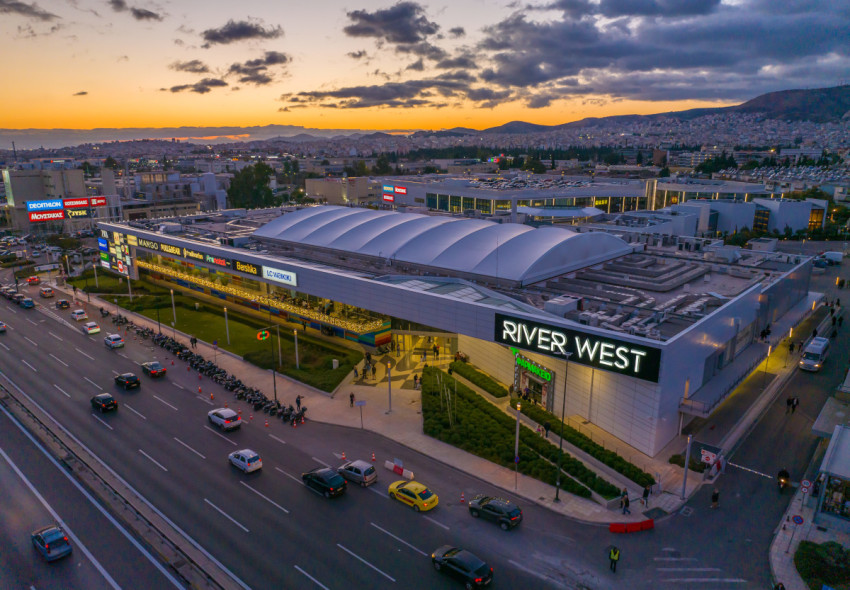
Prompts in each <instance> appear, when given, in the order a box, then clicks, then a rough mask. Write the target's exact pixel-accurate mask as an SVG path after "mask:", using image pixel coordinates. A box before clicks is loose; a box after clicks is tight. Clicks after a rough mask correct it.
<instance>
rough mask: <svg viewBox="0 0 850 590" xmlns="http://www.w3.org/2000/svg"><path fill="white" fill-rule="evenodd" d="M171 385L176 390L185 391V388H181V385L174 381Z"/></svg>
mask: <svg viewBox="0 0 850 590" xmlns="http://www.w3.org/2000/svg"><path fill="white" fill-rule="evenodd" d="M171 384H172V385H173V386H174V387H176V388H178V389H186V388H185V387H183V386H182V385H180V384H179V383H177V382H175V381H172V382H171Z"/></svg>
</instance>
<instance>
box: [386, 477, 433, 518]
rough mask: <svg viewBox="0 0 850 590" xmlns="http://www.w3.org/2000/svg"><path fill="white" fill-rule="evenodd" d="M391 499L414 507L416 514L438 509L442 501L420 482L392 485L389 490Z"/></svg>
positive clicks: (402, 481) (394, 483)
mask: <svg viewBox="0 0 850 590" xmlns="http://www.w3.org/2000/svg"><path fill="white" fill-rule="evenodd" d="M387 492H388V493H389V495H390V498H392V499H393V500H398V501H399V502H402V503H404V504H407V505H408V506H413V509H414V510H415V511H416V512H420V511H421V512H426V511H428V510H433V509H434V508H436V506H437V504H438V503H439V501H440V499H439V498H438V497H437V494H435V493H434V492H432V491H431V490H429V489H428V488H427V487H425V486H424V485H422V484H421V483H419V482H418V481H407V480H400V481H396V482H393V483H391V484H390V487H389V488H388V489H387Z"/></svg>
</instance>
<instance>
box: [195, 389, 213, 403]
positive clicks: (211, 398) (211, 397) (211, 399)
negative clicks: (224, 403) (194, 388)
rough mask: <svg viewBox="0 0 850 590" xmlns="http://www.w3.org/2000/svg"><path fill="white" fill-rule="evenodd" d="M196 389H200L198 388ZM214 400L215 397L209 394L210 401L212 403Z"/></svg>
mask: <svg viewBox="0 0 850 590" xmlns="http://www.w3.org/2000/svg"><path fill="white" fill-rule="evenodd" d="M198 389H200V387H199V388H198ZM214 399H215V397H214V396H213V394H212V393H210V401H213V400H214Z"/></svg>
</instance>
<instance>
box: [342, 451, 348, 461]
mask: <svg viewBox="0 0 850 590" xmlns="http://www.w3.org/2000/svg"><path fill="white" fill-rule="evenodd" d="M342 460H343V461H348V459H346V458H345V451H343V452H342Z"/></svg>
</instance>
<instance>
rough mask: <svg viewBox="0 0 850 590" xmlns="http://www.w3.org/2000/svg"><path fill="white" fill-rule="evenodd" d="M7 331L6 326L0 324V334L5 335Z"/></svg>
mask: <svg viewBox="0 0 850 590" xmlns="http://www.w3.org/2000/svg"><path fill="white" fill-rule="evenodd" d="M7 329H8V326H6V324H4V323H3V322H0V334H5V333H6V330H7Z"/></svg>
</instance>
